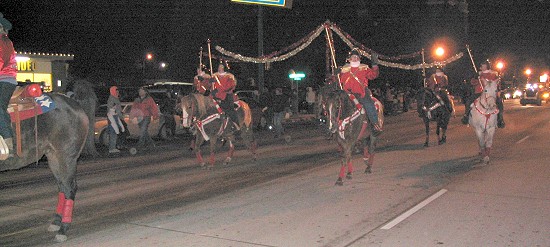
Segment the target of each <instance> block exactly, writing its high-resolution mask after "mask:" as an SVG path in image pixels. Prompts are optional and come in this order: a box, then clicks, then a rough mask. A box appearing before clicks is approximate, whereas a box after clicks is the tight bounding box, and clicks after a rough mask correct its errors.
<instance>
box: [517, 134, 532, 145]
mask: <svg viewBox="0 0 550 247" xmlns="http://www.w3.org/2000/svg"><path fill="white" fill-rule="evenodd" d="M529 137H531V136H526V137H523V138H522V139H521V140H519V141H517V142H516V144H520V143H522V142H524V141H525V140H527V138H529Z"/></svg>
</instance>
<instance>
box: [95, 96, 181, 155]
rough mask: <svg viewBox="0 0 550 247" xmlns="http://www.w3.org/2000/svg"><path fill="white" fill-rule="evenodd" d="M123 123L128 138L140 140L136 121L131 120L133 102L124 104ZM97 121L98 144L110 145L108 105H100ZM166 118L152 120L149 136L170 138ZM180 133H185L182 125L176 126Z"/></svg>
mask: <svg viewBox="0 0 550 247" xmlns="http://www.w3.org/2000/svg"><path fill="white" fill-rule="evenodd" d="M121 105H122V116H123V119H122V121H123V122H124V124H125V127H126V131H127V137H128V138H136V139H137V138H139V126H138V124H137V123H136V122H135V121H132V120H131V119H130V111H131V110H132V102H122V103H121ZM95 115H96V121H95V125H94V139H95V142H96V143H100V144H102V145H105V146H108V145H109V132H108V129H107V127H108V126H107V125H108V121H107V105H106V104H103V105H100V106H99V107H98V109H97V111H96V114H95ZM163 119H164V118H163V117H160V118H159V119H156V120H152V121H151V123H150V124H149V135H151V136H158V137H159V138H162V139H168V137H169V136H170V133H169V131H170V129H169V128H168V126H167V125H166V124H165V123H164V120H163ZM174 120H175V121H176V123H181V117H180V116H178V115H175V116H174ZM178 131H183V126H182V125H181V124H179V125H178V124H176V133H178Z"/></svg>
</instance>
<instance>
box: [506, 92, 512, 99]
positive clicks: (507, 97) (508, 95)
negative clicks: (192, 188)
mask: <svg viewBox="0 0 550 247" xmlns="http://www.w3.org/2000/svg"><path fill="white" fill-rule="evenodd" d="M511 96H512V95H510V93H505V94H504V98H505V99H509V98H510V97H511Z"/></svg>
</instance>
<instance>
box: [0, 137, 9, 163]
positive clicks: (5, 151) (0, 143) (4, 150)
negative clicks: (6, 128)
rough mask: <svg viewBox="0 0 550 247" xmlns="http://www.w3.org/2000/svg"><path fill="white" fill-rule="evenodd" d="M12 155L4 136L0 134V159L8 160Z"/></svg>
mask: <svg viewBox="0 0 550 247" xmlns="http://www.w3.org/2000/svg"><path fill="white" fill-rule="evenodd" d="M9 157H10V149H9V148H8V145H7V144H6V141H4V137H2V136H0V160H7V159H8V158H9Z"/></svg>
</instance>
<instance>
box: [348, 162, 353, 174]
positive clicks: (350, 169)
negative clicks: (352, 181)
mask: <svg viewBox="0 0 550 247" xmlns="http://www.w3.org/2000/svg"><path fill="white" fill-rule="evenodd" d="M348 173H353V163H351V160H350V161H348Z"/></svg>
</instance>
